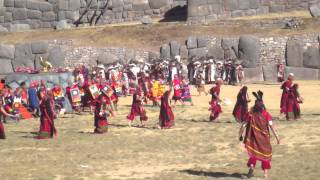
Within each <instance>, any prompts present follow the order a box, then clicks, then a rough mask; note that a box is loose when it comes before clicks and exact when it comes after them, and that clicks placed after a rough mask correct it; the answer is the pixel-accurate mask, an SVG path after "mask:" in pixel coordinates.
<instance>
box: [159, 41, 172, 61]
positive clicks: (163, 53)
mask: <svg viewBox="0 0 320 180" xmlns="http://www.w3.org/2000/svg"><path fill="white" fill-rule="evenodd" d="M160 57H161V58H170V57H171V50H170V46H169V45H167V44H164V45H162V46H161V48H160Z"/></svg>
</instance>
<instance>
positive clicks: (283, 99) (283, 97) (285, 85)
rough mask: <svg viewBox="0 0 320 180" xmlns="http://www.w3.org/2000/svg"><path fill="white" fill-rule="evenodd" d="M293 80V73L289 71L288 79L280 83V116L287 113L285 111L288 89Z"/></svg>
mask: <svg viewBox="0 0 320 180" xmlns="http://www.w3.org/2000/svg"><path fill="white" fill-rule="evenodd" d="M293 80H294V74H292V73H290V74H289V76H288V79H287V80H286V81H285V82H284V83H282V85H281V89H282V95H281V101H280V116H283V117H285V116H286V114H287V113H288V111H287V104H288V96H289V91H290V89H291V88H292V85H293Z"/></svg>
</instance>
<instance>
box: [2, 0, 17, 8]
mask: <svg viewBox="0 0 320 180" xmlns="http://www.w3.org/2000/svg"><path fill="white" fill-rule="evenodd" d="M3 4H4V6H5V7H14V0H4V2H3Z"/></svg>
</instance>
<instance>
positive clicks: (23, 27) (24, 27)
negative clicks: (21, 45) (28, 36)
mask: <svg viewBox="0 0 320 180" xmlns="http://www.w3.org/2000/svg"><path fill="white" fill-rule="evenodd" d="M30 29H31V27H30V25H29V24H10V25H9V31H10V32H23V31H28V30H30Z"/></svg>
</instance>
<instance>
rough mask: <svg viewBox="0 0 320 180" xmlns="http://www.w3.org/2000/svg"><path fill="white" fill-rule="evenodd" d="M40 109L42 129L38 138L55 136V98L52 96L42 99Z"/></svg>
mask: <svg viewBox="0 0 320 180" xmlns="http://www.w3.org/2000/svg"><path fill="white" fill-rule="evenodd" d="M40 111H41V116H40V130H39V134H38V136H37V138H38V139H47V138H53V136H54V135H56V133H57V130H56V128H55V126H54V118H55V117H54V116H55V115H54V109H53V100H52V99H50V98H47V99H43V100H41V103H40Z"/></svg>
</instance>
